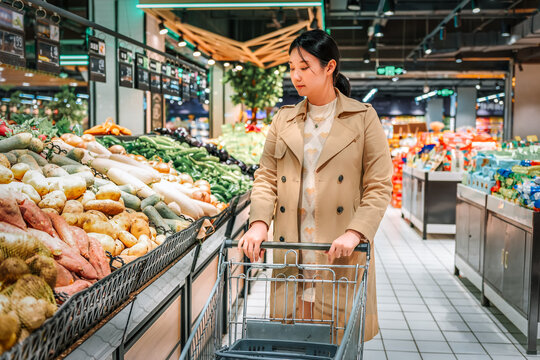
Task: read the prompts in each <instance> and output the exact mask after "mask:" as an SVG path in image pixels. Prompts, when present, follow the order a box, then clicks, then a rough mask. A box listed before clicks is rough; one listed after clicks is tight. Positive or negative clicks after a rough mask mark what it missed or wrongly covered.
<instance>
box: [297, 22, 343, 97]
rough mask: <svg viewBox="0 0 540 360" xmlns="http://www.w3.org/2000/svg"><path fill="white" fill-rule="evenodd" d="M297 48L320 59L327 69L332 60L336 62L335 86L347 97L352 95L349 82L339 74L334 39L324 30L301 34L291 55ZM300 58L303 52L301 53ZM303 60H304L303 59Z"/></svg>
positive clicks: (337, 52) (337, 54)
mask: <svg viewBox="0 0 540 360" xmlns="http://www.w3.org/2000/svg"><path fill="white" fill-rule="evenodd" d="M296 48H302V49H303V50H305V51H307V52H308V53H310V54H311V55H313V56H315V57H316V58H317V59H319V61H320V63H321V66H322V67H326V65H328V63H329V62H330V60H332V59H333V60H335V61H336V68H335V70H334V73H333V74H332V76H333V78H334V86H335V87H336V88H337V89H338V90H339V91H340V92H341V93H342V94H344V95H345V96H350V95H351V84H350V83H349V80H348V79H347V78H346V77H345V75H343V74H342V73H340V72H339V58H340V54H339V49H338V46H337V44H336V42H335V41H334V39H333V38H332V37H331V36H330V35H328V34H327V33H326V32H325V31H323V30H310V31H306V32H304V33H302V34H300V35H299V36H298V37H297V38H296V39H294V41H293V42H292V44H291V46H290V47H289V55H290V54H291V52H292V51H293V50H294V49H296ZM299 54H300V57H302V52H300V51H299ZM302 60H305V59H303V57H302Z"/></svg>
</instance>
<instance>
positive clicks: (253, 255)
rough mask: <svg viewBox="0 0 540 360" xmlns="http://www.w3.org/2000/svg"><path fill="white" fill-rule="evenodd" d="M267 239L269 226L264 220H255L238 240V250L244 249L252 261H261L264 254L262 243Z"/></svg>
mask: <svg viewBox="0 0 540 360" xmlns="http://www.w3.org/2000/svg"><path fill="white" fill-rule="evenodd" d="M267 240H268V226H267V225H266V223H264V222H263V221H255V222H254V223H253V224H251V227H250V228H249V230H248V231H247V232H246V233H245V234H244V236H242V238H241V239H240V241H239V242H238V250H243V251H244V254H245V255H246V256H247V257H248V258H249V260H251V262H255V261H259V259H260V258H262V257H263V255H264V250H261V243H262V242H263V241H267Z"/></svg>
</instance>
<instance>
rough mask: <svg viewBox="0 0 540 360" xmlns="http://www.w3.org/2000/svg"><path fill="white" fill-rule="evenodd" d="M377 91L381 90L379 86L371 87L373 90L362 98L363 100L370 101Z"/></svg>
mask: <svg viewBox="0 0 540 360" xmlns="http://www.w3.org/2000/svg"><path fill="white" fill-rule="evenodd" d="M377 91H379V89H377V88H373V89H371V90H370V91H369V92H368V93H367V94H366V96H364V98H363V99H362V102H368V101H370V100H371V99H372V98H373V96H374V95H375V94H376V93H377Z"/></svg>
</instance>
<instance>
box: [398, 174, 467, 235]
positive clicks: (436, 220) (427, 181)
mask: <svg viewBox="0 0 540 360" xmlns="http://www.w3.org/2000/svg"><path fill="white" fill-rule="evenodd" d="M462 178H463V173H461V172H445V171H432V172H427V171H422V170H418V169H414V168H411V167H409V166H404V167H403V195H402V207H401V214H402V217H403V218H404V219H406V220H407V221H409V222H410V224H411V226H415V227H417V228H418V229H419V230H420V231H421V232H422V238H423V239H424V240H425V239H426V238H427V234H455V233H456V222H455V221H456V218H455V215H456V213H455V208H456V188H457V184H458V183H460V182H461V180H462Z"/></svg>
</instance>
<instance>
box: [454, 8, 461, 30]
mask: <svg viewBox="0 0 540 360" xmlns="http://www.w3.org/2000/svg"><path fill="white" fill-rule="evenodd" d="M460 26H461V17H460V16H459V12H457V13H456V14H455V15H454V28H456V29H457V28H458V27H460Z"/></svg>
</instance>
